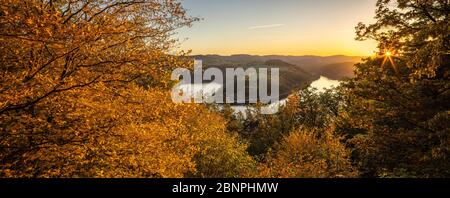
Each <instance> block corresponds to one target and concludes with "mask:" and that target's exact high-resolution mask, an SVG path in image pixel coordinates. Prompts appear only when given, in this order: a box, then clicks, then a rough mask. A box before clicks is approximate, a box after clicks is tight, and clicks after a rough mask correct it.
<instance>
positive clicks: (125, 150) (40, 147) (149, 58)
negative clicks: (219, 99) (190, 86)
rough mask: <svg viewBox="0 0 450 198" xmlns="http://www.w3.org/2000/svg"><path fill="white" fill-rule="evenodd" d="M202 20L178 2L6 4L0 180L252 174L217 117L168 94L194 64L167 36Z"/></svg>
mask: <svg viewBox="0 0 450 198" xmlns="http://www.w3.org/2000/svg"><path fill="white" fill-rule="evenodd" d="M195 20H197V19H195V18H191V17H189V16H187V15H186V13H185V11H184V9H183V8H182V7H181V6H180V3H178V2H176V1H153V0H139V1H137V0H111V1H109V0H108V1H106V0H105V1H85V0H70V1H69V0H61V1H52V0H46V1H38V0H31V1H19V0H6V1H2V2H1V3H0V54H1V55H0V70H1V74H0V75H1V78H0V101H1V102H0V176H1V177H183V176H187V175H189V174H190V173H196V174H198V175H199V176H227V177H228V176H231V175H233V174H237V173H240V171H242V170H244V169H245V168H244V167H243V166H246V165H247V164H250V163H251V158H250V157H248V156H246V153H245V148H246V147H245V145H244V144H241V143H240V142H239V141H238V140H237V139H236V138H235V137H234V136H232V135H230V134H228V133H227V132H226V128H225V126H224V124H223V123H221V117H220V116H219V115H217V114H215V113H213V112H210V111H208V110H207V109H206V107H203V106H201V105H197V104H175V103H173V102H172V101H171V98H170V90H169V88H170V86H171V84H173V82H171V81H170V74H171V71H172V69H173V68H175V67H188V68H190V67H192V62H189V61H188V59H187V58H185V57H184V56H183V54H180V56H174V55H168V54H167V52H168V51H169V50H170V48H171V47H172V46H173V44H174V42H175V40H172V39H171V38H170V36H171V34H172V33H173V31H174V30H175V29H177V28H179V27H182V26H189V25H191V23H192V22H194V21H195ZM192 115H195V117H192ZM194 118H195V119H194ZM209 120H215V122H212V123H208V121H209ZM205 126H207V127H205ZM212 148H221V149H220V150H215V149H212ZM205 155H211V156H214V158H215V159H216V160H217V162H218V163H213V164H211V165H210V164H208V163H207V161H203V160H208V159H209V158H207V157H205ZM233 157H234V158H233ZM235 159H240V160H236V161H233V160H235ZM221 163H226V164H227V166H224V167H222V166H220V167H215V166H219V165H222V164H221ZM233 163H234V164H233ZM236 163H242V164H236ZM219 168H222V169H224V170H223V171H221V172H219V173H216V172H214V174H216V175H212V173H210V170H214V169H217V170H218V169H219ZM203 171H204V172H203ZM233 176H234V175H233Z"/></svg>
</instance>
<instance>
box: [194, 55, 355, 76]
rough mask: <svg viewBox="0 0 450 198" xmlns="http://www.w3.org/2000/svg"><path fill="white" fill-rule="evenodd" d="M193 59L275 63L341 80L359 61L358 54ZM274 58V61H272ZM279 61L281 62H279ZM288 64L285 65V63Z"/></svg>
mask: <svg viewBox="0 0 450 198" xmlns="http://www.w3.org/2000/svg"><path fill="white" fill-rule="evenodd" d="M193 57H194V58H195V59H199V60H202V61H203V65H205V66H206V67H212V66H215V67H225V66H227V67H248V66H257V65H265V64H267V63H269V64H270V63H275V65H277V66H281V67H289V66H292V67H296V68H298V69H301V70H302V71H299V72H302V73H305V72H307V73H309V74H311V75H313V76H320V75H322V76H325V77H327V78H330V79H334V80H341V79H342V78H345V77H352V76H353V72H352V71H353V65H354V64H355V63H358V62H360V61H361V59H362V58H363V57H360V56H344V55H337V56H280V55H268V56H256V55H247V54H238V55H231V56H220V55H196V56H193ZM274 60H276V61H274ZM280 61H281V62H280ZM286 63H287V64H288V65H287V64H286Z"/></svg>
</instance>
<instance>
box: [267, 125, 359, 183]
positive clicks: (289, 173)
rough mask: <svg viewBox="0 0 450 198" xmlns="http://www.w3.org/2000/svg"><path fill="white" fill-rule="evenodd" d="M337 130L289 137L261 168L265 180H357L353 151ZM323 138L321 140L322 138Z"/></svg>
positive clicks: (278, 145) (285, 138) (300, 132)
mask: <svg viewBox="0 0 450 198" xmlns="http://www.w3.org/2000/svg"><path fill="white" fill-rule="evenodd" d="M332 131H333V130H331V129H328V130H326V131H324V132H323V133H320V134H319V133H318V131H314V130H295V131H293V132H291V133H290V134H289V135H287V136H285V137H284V138H283V140H282V141H281V142H280V143H279V144H277V145H276V146H275V149H274V150H272V151H271V152H270V153H269V157H268V159H267V162H266V163H265V164H263V165H262V166H261V167H260V171H261V176H263V177H281V178H287V177H321V178H323V177H354V176H356V175H357V174H356V171H355V170H354V169H353V168H352V166H351V164H350V160H349V156H350V151H349V150H348V149H347V148H345V146H344V145H343V144H342V143H341V142H340V140H341V139H340V138H339V137H337V136H335V135H334V134H333V132H332ZM319 136H320V137H319Z"/></svg>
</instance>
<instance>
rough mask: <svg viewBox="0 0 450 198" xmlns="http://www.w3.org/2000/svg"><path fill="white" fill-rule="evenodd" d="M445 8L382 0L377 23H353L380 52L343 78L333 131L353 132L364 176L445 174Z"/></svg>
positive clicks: (419, 0) (437, 3)
mask: <svg viewBox="0 0 450 198" xmlns="http://www.w3.org/2000/svg"><path fill="white" fill-rule="evenodd" d="M449 10H450V6H449V2H448V1H446V0H444V1H442V0H415V1H406V0H397V1H392V0H379V1H378V2H377V11H376V17H375V19H376V20H377V21H376V22H375V23H374V24H371V25H364V24H362V23H360V24H359V25H358V26H357V28H356V29H357V39H360V40H362V39H375V40H376V41H377V42H378V46H379V49H380V52H379V53H378V55H377V56H374V57H371V58H368V59H366V60H365V62H363V63H361V64H357V65H356V70H355V74H356V77H355V78H354V79H352V80H349V81H347V82H346V83H344V88H343V89H344V98H345V101H346V104H345V106H346V108H345V109H347V111H346V112H344V113H342V114H341V115H340V118H339V120H340V121H338V123H339V124H338V126H339V127H338V129H337V130H338V131H341V132H343V133H346V132H350V133H347V135H349V136H350V138H351V139H350V141H349V143H350V144H351V145H352V147H353V148H354V149H355V150H354V158H355V160H356V161H357V162H358V163H359V165H360V168H361V173H362V174H363V176H388V177H392V176H394V177H395V176H406V177H413V176H419V177H446V176H449V175H450V172H449V170H450V169H449V167H450V163H449V162H450V161H449V160H448V156H450V155H449V154H450V144H449V143H450V133H449V132H450V131H449V125H448V123H450V122H449V114H448V112H449V107H450V104H449V103H448V99H449V94H450V92H449V85H450V83H449V71H448V69H449V38H450V35H449V29H448V28H449V19H448V13H449Z"/></svg>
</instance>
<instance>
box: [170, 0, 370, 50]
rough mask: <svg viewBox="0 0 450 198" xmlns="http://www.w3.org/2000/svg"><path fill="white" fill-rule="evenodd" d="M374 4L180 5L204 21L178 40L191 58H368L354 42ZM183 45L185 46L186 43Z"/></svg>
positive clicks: (256, 1)
mask: <svg viewBox="0 0 450 198" xmlns="http://www.w3.org/2000/svg"><path fill="white" fill-rule="evenodd" d="M375 2H376V0H184V1H183V5H184V7H185V8H186V9H188V13H189V14H190V15H191V16H195V17H200V18H202V19H203V20H201V21H199V22H196V23H195V24H194V26H193V27H191V28H183V29H181V30H180V31H179V34H178V35H177V37H178V38H180V40H181V41H182V42H181V46H180V49H183V50H187V49H192V50H193V52H192V54H220V55H230V54H253V55H269V54H276V55H322V56H327V55H358V56H359V55H361V56H365V55H370V54H372V53H373V52H374V51H375V50H376V45H375V42H373V41H364V42H361V41H355V40H354V38H355V33H354V32H355V31H354V29H355V26H356V25H357V23H358V22H366V23H367V22H371V21H373V19H372V18H373V16H374V11H375ZM185 39H187V40H185Z"/></svg>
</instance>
